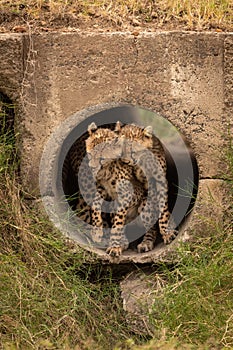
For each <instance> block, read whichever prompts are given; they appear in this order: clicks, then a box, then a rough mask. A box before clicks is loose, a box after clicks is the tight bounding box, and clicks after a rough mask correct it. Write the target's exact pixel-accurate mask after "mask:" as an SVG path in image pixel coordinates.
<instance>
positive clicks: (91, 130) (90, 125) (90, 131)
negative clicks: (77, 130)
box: [87, 122, 97, 135]
mask: <svg viewBox="0 0 233 350" xmlns="http://www.w3.org/2000/svg"><path fill="white" fill-rule="evenodd" d="M96 130H97V125H96V123H94V122H92V123H91V124H89V125H88V128H87V131H88V132H89V135H92V133H93V132H94V131H96Z"/></svg>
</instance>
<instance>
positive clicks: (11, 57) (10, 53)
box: [0, 34, 24, 101]
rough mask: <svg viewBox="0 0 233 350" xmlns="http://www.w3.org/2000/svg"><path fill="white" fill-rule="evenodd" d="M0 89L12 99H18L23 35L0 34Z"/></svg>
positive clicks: (21, 68) (22, 62)
mask: <svg viewBox="0 0 233 350" xmlns="http://www.w3.org/2000/svg"><path fill="white" fill-rule="evenodd" d="M0 57H1V64H0V90H1V92H2V93H4V94H5V95H7V96H8V97H9V98H10V99H12V100H14V101H15V100H18V99H19V96H20V93H21V88H22V80H23V72H24V59H23V36H22V35H18V34H0Z"/></svg>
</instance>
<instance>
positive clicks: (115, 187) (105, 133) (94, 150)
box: [86, 123, 146, 257]
mask: <svg viewBox="0 0 233 350" xmlns="http://www.w3.org/2000/svg"><path fill="white" fill-rule="evenodd" d="M88 132H89V137H88V138H87V140H86V151H87V157H88V159H89V166H90V167H91V169H92V174H93V177H94V178H95V182H96V190H94V191H93V188H92V187H93V186H92V185H90V184H87V188H89V190H90V189H91V191H92V193H95V195H94V199H93V202H92V210H91V217H92V226H93V232H92V239H93V241H95V242H100V241H101V239H102V237H103V222H102V216H101V211H102V207H103V204H104V201H106V200H107V201H111V202H110V203H111V206H112V214H111V228H110V237H109V245H108V248H107V250H106V252H107V253H108V254H109V255H111V256H115V257H118V256H120V255H121V254H122V252H123V251H124V250H126V249H127V248H128V244H129V243H128V240H127V238H126V236H125V232H124V231H125V225H126V224H127V223H128V222H129V221H131V220H132V219H134V218H135V217H137V216H138V212H139V208H140V206H142V204H143V202H144V200H145V196H146V190H145V188H144V187H143V186H142V183H141V182H140V181H139V180H137V178H136V177H135V169H134V167H132V166H131V165H128V164H126V163H125V162H123V161H122V160H121V157H122V155H123V152H124V150H125V137H124V136H123V135H122V136H119V135H118V134H117V133H115V132H114V131H112V130H110V129H107V128H97V126H96V125H95V123H92V124H90V125H89V127H88Z"/></svg>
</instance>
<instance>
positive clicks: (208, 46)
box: [0, 32, 233, 262]
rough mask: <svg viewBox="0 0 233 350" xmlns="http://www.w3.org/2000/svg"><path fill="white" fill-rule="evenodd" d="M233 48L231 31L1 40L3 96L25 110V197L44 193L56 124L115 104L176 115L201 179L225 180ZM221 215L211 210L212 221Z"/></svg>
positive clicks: (204, 185)
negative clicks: (43, 171)
mask: <svg viewBox="0 0 233 350" xmlns="http://www.w3.org/2000/svg"><path fill="white" fill-rule="evenodd" d="M232 43H233V34H231V33H191V32H190V33H188V32H186V33H185V32H183V33H182V32H181V33H180V32H162V33H159V32H158V33H141V34H139V36H137V37H134V36H133V35H131V34H130V33H46V34H37V35H36V34H34V35H28V34H13V35H11V34H1V35H0V54H1V58H2V60H1V65H0V89H1V91H2V92H3V93H5V94H6V95H8V96H9V97H10V98H11V99H12V100H13V101H15V102H16V103H17V107H18V108H17V110H18V113H17V128H18V131H19V136H18V140H19V145H20V151H21V175H22V181H23V184H24V186H25V188H26V190H27V191H28V192H29V193H33V194H39V186H38V181H39V180H38V179H39V164H40V159H41V155H42V152H43V149H44V146H45V144H46V142H47V140H48V138H49V136H50V135H51V134H52V133H53V131H54V130H55V129H56V127H58V126H59V125H61V123H62V122H64V121H65V120H66V119H67V118H68V117H70V116H71V115H73V114H74V113H76V112H77V111H80V110H83V109H86V108H89V107H90V106H94V105H100V104H103V103H114V102H115V103H130V104H134V105H139V106H140V107H142V108H148V109H150V110H153V111H156V112H159V113H160V114H161V115H162V116H164V117H166V118H168V119H169V120H170V121H171V122H172V123H173V124H174V125H176V126H177V127H178V128H179V129H180V130H181V131H182V133H183V134H184V135H185V136H186V137H187V139H188V140H189V141H190V144H191V146H192V148H193V150H194V153H195V155H196V157H197V160H198V165H199V170H200V177H201V179H206V178H207V179H211V178H221V177H222V173H223V172H224V171H225V168H226V166H225V164H224V161H223V160H222V151H223V149H224V147H225V145H226V143H227V137H226V135H227V133H228V130H229V123H232V113H233V101H232V95H233V94H232V86H233V84H232V81H233V74H232V69H233V52H232ZM110 122H111V120H110ZM231 125H232V124H231ZM211 181H212V180H211ZM213 181H214V182H211V184H210V183H209V182H201V185H200V188H199V198H204V197H205V193H209V192H208V188H209V186H211V189H212V190H213V191H215V188H218V185H219V184H217V182H216V181H217V180H213ZM215 184H217V187H215ZM217 192H218V196H217V197H216V200H217V201H218V199H217V198H220V199H221V195H222V193H223V192H222V189H221V188H220V190H219V191H217ZM200 203H204V202H203V200H202V199H201V202H198V201H197V205H196V208H195V209H194V216H193V220H192V222H190V226H189V230H190V228H191V227H193V230H194V232H196V228H197V227H200V226H201V225H203V219H200V220H199V219H198V218H199V215H200V213H202V214H203V208H207V209H208V208H209V204H200ZM213 213H214V212H213V211H212V210H210V211H207V212H206V215H209V218H210V221H212V218H214V217H215V214H213ZM220 214H221V215H222V213H220ZM221 215H220V216H221ZM207 226H208V224H207ZM199 231H200V230H199ZM187 234H188V233H187ZM169 249H170V248H169ZM154 257H155V258H154V260H155V261H156V260H158V259H160V257H159V256H157V255H156V253H155V255H154ZM124 259H126V260H127V258H123V260H124ZM143 259H144V260H143ZM129 260H132V259H131V258H130V259H129ZM136 260H137V259H136V258H135V259H134V261H136ZM139 260H140V259H139ZM142 260H143V261H145V262H146V261H149V260H151V257H146V255H145V257H144V258H142ZM152 260H153V259H152Z"/></svg>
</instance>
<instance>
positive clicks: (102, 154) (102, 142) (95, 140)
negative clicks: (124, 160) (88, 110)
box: [86, 122, 125, 170]
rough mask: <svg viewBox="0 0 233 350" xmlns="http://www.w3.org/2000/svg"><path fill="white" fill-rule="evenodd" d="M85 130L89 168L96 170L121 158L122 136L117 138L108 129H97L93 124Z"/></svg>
mask: <svg viewBox="0 0 233 350" xmlns="http://www.w3.org/2000/svg"><path fill="white" fill-rule="evenodd" d="M87 130H88V134H89V136H88V138H87V139H86V152H87V157H88V160H89V166H90V167H91V168H93V169H96V170H98V169H100V167H102V166H105V165H107V164H109V163H110V162H112V161H113V160H114V159H118V158H120V157H121V156H122V153H123V149H124V140H125V138H124V136H119V135H117V134H116V133H115V132H114V131H112V130H110V129H108V128H98V127H97V125H96V124H95V123H94V122H93V123H91V124H90V125H89V126H88V129H87Z"/></svg>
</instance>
